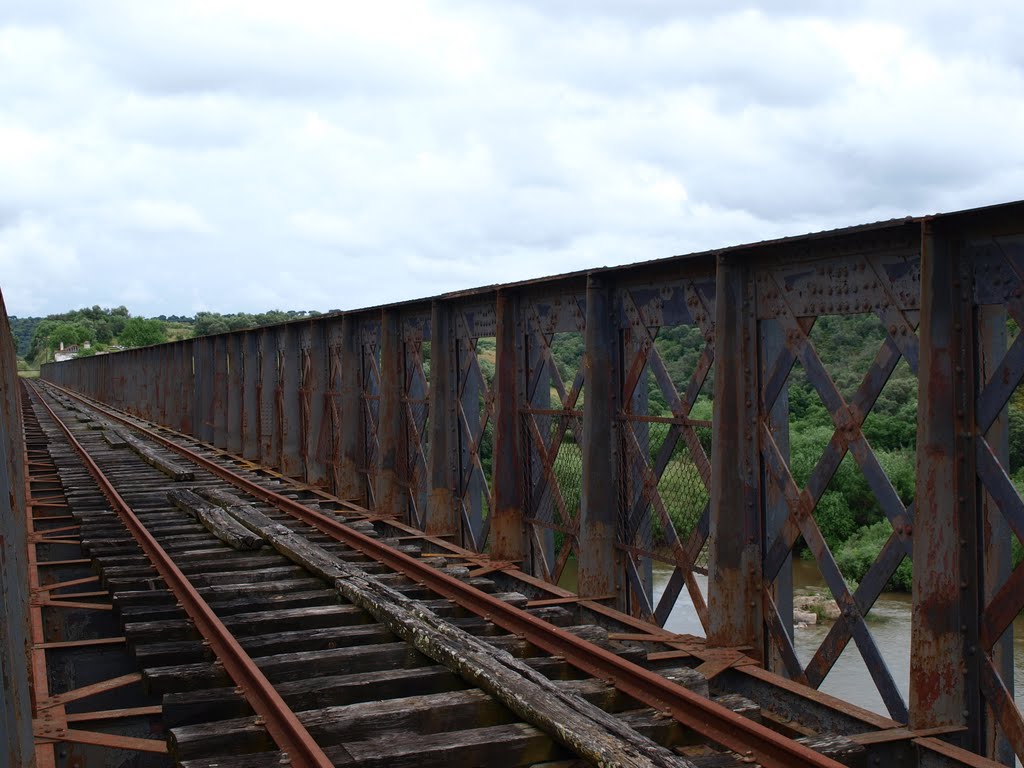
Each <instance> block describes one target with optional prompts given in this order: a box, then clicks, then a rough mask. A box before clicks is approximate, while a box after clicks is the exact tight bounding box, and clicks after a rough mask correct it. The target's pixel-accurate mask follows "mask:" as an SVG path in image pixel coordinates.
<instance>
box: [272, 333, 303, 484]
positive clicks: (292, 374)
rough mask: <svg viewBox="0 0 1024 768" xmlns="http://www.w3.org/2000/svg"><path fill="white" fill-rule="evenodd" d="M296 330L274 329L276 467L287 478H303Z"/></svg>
mask: <svg viewBox="0 0 1024 768" xmlns="http://www.w3.org/2000/svg"><path fill="white" fill-rule="evenodd" d="M300 358H301V353H300V349H299V329H298V328H297V327H296V326H295V325H292V324H289V325H280V326H278V328H277V364H278V366H279V370H278V372H277V376H278V386H279V387H280V392H279V393H278V397H277V399H276V403H277V409H278V410H277V420H278V424H279V425H280V426H279V431H280V441H281V442H280V448H281V454H280V455H281V459H280V464H279V465H278V466H280V467H281V472H282V473H284V474H286V475H288V476H289V477H305V474H306V468H305V465H304V463H303V458H302V446H301V442H302V437H301V435H302V417H301V415H300V411H301V400H302V396H301V394H300V392H299V388H300V387H301V377H300V367H299V360H300Z"/></svg>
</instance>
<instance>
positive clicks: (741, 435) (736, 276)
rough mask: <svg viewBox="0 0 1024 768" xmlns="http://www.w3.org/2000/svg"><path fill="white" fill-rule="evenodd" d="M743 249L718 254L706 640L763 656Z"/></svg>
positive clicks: (753, 375)
mask: <svg viewBox="0 0 1024 768" xmlns="http://www.w3.org/2000/svg"><path fill="white" fill-rule="evenodd" d="M741 258H742V256H732V255H730V256H719V258H718V266H717V274H716V283H717V286H716V296H717V298H716V310H715V410H714V415H713V418H712V424H713V433H714V436H715V437H714V441H713V444H712V450H711V521H710V534H709V539H708V546H709V558H708V644H709V645H710V646H712V647H734V646H750V648H751V649H752V655H754V656H755V657H759V658H763V649H764V620H763V615H764V610H763V603H762V599H763V598H762V594H761V589H762V583H761V582H762V578H761V573H762V556H761V536H762V524H761V514H762V509H761V500H760V497H761V494H760V488H759V486H760V461H759V455H758V444H759V440H758V436H757V423H758V421H757V415H758V414H757V402H758V400H759V398H758V397H757V391H758V390H757V363H758V360H757V318H756V314H755V311H754V298H753V286H752V280H751V279H750V275H749V273H748V271H747V269H746V268H745V267H744V266H742V264H741V263H740V259H741Z"/></svg>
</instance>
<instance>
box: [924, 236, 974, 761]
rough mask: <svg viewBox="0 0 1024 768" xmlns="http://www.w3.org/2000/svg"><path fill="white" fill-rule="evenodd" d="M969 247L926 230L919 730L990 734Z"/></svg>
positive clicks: (967, 738) (968, 740)
mask: <svg viewBox="0 0 1024 768" xmlns="http://www.w3.org/2000/svg"><path fill="white" fill-rule="evenodd" d="M971 303H972V302H971V287H970V276H969V275H968V274H967V272H966V270H965V269H964V268H963V264H962V261H961V253H960V244H959V243H958V242H957V241H955V240H954V239H953V238H951V237H950V236H949V235H948V233H946V232H944V231H943V230H942V229H941V228H940V225H939V224H938V223H936V222H934V221H932V220H925V221H924V222H923V223H922V241H921V344H920V348H921V358H920V378H919V385H918V386H919V389H918V432H917V492H916V500H917V509H918V513H917V514H916V515H915V516H914V520H915V525H914V588H913V597H914V607H913V614H912V625H911V648H912V649H913V652H912V653H911V657H910V726H911V727H912V728H932V727H936V726H964V727H965V728H966V729H967V731H966V732H965V733H964V734H963V736H962V744H963V745H964V746H966V747H968V748H969V749H972V750H978V749H980V747H981V744H982V734H983V724H982V709H981V700H980V684H979V671H980V670H979V662H980V660H981V658H982V656H983V654H982V653H981V652H980V650H979V648H978V592H979V589H978V575H979V572H978V565H979V564H978V545H979V540H978V539H979V536H978V534H979V527H980V526H979V520H978V500H977V482H976V475H975V463H974V440H973V435H974V403H975V395H976V392H975V387H974V384H973V382H974V374H975V372H974V360H975V355H974V351H975V350H974V344H973V340H974V323H973V313H972V307H971Z"/></svg>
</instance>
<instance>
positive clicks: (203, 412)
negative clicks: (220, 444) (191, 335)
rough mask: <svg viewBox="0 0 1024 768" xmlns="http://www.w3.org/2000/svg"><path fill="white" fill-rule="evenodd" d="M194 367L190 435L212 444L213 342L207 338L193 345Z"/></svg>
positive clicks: (197, 340) (198, 340)
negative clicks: (193, 396)
mask: <svg viewBox="0 0 1024 768" xmlns="http://www.w3.org/2000/svg"><path fill="white" fill-rule="evenodd" d="M193 351H194V352H193V356H194V359H195V366H196V386H195V393H194V394H195V410H194V412H193V427H192V434H193V435H195V436H196V437H198V438H199V439H200V440H202V441H203V442H204V443H212V442H213V340H212V339H211V338H210V337H209V336H207V337H204V338H201V339H196V341H195V344H194V345H193Z"/></svg>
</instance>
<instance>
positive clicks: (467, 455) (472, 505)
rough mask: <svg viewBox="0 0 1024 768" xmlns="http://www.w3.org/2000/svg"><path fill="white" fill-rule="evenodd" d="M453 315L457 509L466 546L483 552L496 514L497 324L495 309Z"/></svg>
mask: <svg viewBox="0 0 1024 768" xmlns="http://www.w3.org/2000/svg"><path fill="white" fill-rule="evenodd" d="M453 311H454V315H455V320H454V326H455V327H454V334H455V361H454V362H455V372H456V381H457V385H456V398H455V400H456V408H455V410H456V432H457V444H458V452H459V461H458V481H457V483H456V486H457V494H456V495H457V499H456V504H457V505H458V508H459V515H460V518H461V521H462V538H463V546H466V547H468V548H470V549H473V550H475V551H477V552H482V551H484V549H485V548H486V544H487V538H488V535H489V534H490V524H491V512H492V509H493V498H492V496H491V477H492V458H493V456H492V453H493V448H494V424H493V418H494V388H493V384H494V363H495V354H496V350H497V344H496V342H495V338H494V337H495V333H496V320H495V313H494V305H493V304H478V305H472V306H462V307H457V308H455V309H454V310H453Z"/></svg>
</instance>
